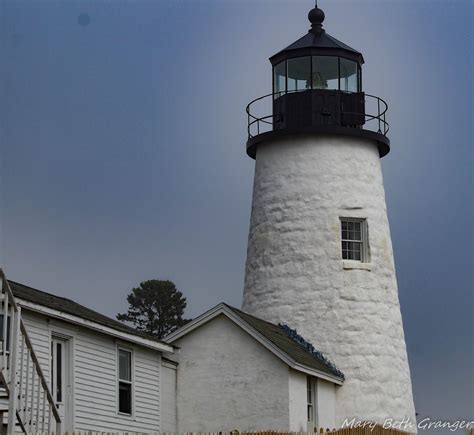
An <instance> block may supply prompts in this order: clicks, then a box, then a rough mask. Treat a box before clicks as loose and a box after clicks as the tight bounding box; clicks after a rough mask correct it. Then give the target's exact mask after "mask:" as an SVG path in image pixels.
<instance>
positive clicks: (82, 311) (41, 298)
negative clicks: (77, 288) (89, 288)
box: [8, 280, 169, 347]
mask: <svg viewBox="0 0 474 435" xmlns="http://www.w3.org/2000/svg"><path fill="white" fill-rule="evenodd" d="M8 282H9V284H10V288H11V290H12V292H13V295H14V296H15V298H17V299H20V300H23V301H27V302H31V303H32V304H35V305H38V306H41V307H46V308H49V309H51V310H54V311H55V312H58V313H65V314H67V315H70V316H74V317H76V318H80V319H84V320H86V321H88V322H92V323H93V324H98V325H102V326H104V327H106V328H110V329H112V330H114V331H117V332H119V333H123V334H126V335H128V336H130V335H131V336H136V337H140V338H143V339H145V340H147V341H153V342H155V343H159V344H162V345H164V346H166V347H169V345H168V344H167V343H165V342H164V341H162V340H159V339H157V338H156V337H154V336H152V335H149V334H146V333H143V332H140V331H137V330H136V329H133V328H131V327H130V326H127V325H125V324H124V323H122V322H119V321H118V320H114V319H111V318H110V317H107V316H104V315H103V314H100V313H98V312H97V311H94V310H91V309H90V308H87V307H85V306H83V305H80V304H78V303H77V302H74V301H72V300H71V299H67V298H63V297H61V296H56V295H53V294H51V293H47V292H44V291H42V290H37V289H34V288H32V287H28V286H26V285H24V284H20V283H18V282H15V281H11V280H8ZM20 305H22V304H21V301H20ZM26 308H31V307H29V306H28V305H27V306H26ZM62 319H63V320H68V319H64V318H63V317H62ZM83 326H86V327H87V326H92V325H90V323H87V324H85V325H83Z"/></svg>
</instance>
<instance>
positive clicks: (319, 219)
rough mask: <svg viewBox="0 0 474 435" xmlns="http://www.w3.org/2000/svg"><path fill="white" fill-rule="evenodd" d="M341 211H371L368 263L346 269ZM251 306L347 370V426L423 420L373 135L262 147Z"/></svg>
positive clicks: (342, 400) (343, 411)
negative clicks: (414, 391) (349, 420)
mask: <svg viewBox="0 0 474 435" xmlns="http://www.w3.org/2000/svg"><path fill="white" fill-rule="evenodd" d="M340 217H355V218H366V219H367V225H368V238H369V246H370V258H371V262H370V264H371V270H370V271H369V270H360V269H350V270H345V269H343V261H342V256H341V235H340V220H339V219H340ZM243 309H244V310H245V311H247V312H249V313H251V314H255V315H256V316H259V317H262V318H264V319H267V320H269V321H272V322H284V323H287V324H289V325H290V326H291V327H292V328H296V329H297V330H298V332H299V333H300V334H301V335H302V336H303V337H304V338H306V339H307V340H309V341H311V342H312V343H313V344H314V346H315V347H316V348H318V349H320V350H321V351H323V352H324V353H325V354H326V355H327V357H328V358H330V359H331V360H332V361H333V362H335V363H336V365H337V366H338V368H339V369H340V370H342V371H343V372H344V374H345V376H346V380H345V382H344V385H343V386H342V387H340V388H338V392H337V422H338V423H339V424H342V422H343V420H344V418H352V417H357V418H362V419H368V420H371V421H378V422H382V421H383V420H384V419H386V418H394V419H402V418H407V417H408V418H410V419H411V420H412V421H413V422H414V421H415V411H414V405H413V397H412V387H411V380H410V370H409V366H408V360H407V353H406V346H405V338H404V332H403V326H402V319H401V313H400V306H399V300H398V289H397V281H396V275H395V266H394V260H393V252H392V243H391V239H390V230H389V224H388V219H387V211H386V204H385V192H384V187H383V179H382V171H381V165H380V158H379V155H378V150H377V146H376V144H375V142H372V141H370V140H368V139H363V138H355V137H344V136H308V137H305V136H292V137H291V138H287V139H279V140H276V141H272V142H267V143H264V144H261V145H259V147H258V150H257V158H256V166H255V180H254V191H253V204H252V216H251V224H250V234H249V243H248V252H247V265H246V274H245V289H244V301H243Z"/></svg>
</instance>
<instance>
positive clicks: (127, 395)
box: [119, 382, 132, 414]
mask: <svg viewBox="0 0 474 435" xmlns="http://www.w3.org/2000/svg"><path fill="white" fill-rule="evenodd" d="M119 412H123V413H124V414H131V413H132V384H127V383H125V382H119Z"/></svg>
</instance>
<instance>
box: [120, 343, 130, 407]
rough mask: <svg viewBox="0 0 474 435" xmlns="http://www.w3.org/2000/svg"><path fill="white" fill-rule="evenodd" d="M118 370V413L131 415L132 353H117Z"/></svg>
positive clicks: (123, 351) (126, 351)
mask: <svg viewBox="0 0 474 435" xmlns="http://www.w3.org/2000/svg"><path fill="white" fill-rule="evenodd" d="M118 366H119V367H118V370H119V373H118V375H119V412H122V413H124V414H131V413H132V353H131V352H130V351H128V350H124V349H119V351H118Z"/></svg>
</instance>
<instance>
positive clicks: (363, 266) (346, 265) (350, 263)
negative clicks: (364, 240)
mask: <svg viewBox="0 0 474 435" xmlns="http://www.w3.org/2000/svg"><path fill="white" fill-rule="evenodd" d="M342 268H343V269H346V270H350V269H359V270H369V271H370V270H372V263H362V262H360V261H354V260H342Z"/></svg>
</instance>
